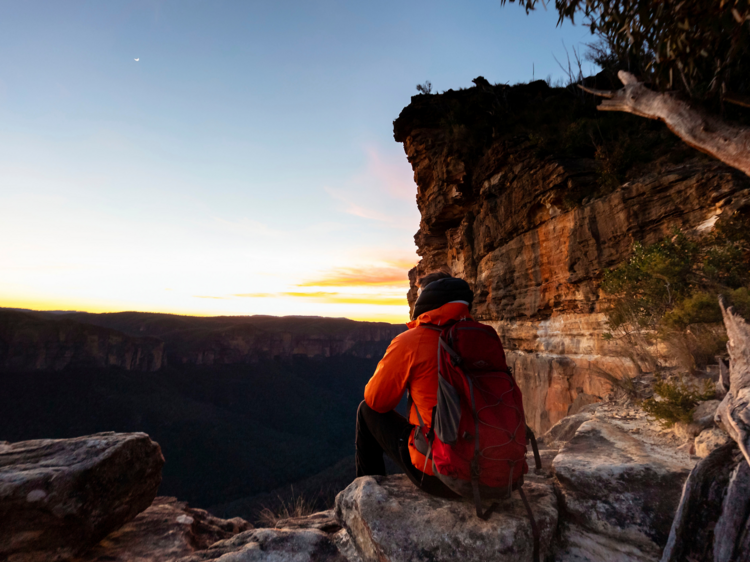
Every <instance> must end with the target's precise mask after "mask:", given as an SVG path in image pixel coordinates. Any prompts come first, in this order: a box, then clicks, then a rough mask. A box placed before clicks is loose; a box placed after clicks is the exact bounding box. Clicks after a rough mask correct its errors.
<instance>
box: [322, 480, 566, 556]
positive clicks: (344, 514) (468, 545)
mask: <svg viewBox="0 0 750 562" xmlns="http://www.w3.org/2000/svg"><path fill="white" fill-rule="evenodd" d="M524 490H525V492H526V494H527V496H528V497H529V502H530V503H531V507H532V509H533V511H534V516H535V518H536V522H537V524H538V525H539V528H540V532H541V551H542V555H544V554H545V553H547V552H549V547H550V542H551V541H552V536H553V534H554V531H555V528H556V526H557V499H556V498H555V494H554V492H553V490H552V487H551V486H549V485H545V484H541V483H527V484H526V485H524ZM336 513H337V515H338V516H339V519H340V520H341V522H342V524H343V525H344V527H345V528H346V529H347V531H348V532H349V535H350V536H351V537H352V541H353V543H354V544H355V547H356V549H357V551H358V552H359V555H360V556H361V558H362V560H364V561H365V562H407V561H417V560H430V561H431V562H443V561H445V562H448V561H456V560H461V561H462V562H474V561H476V562H480V561H482V562H484V561H487V560H493V561H494V562H503V561H512V562H524V561H526V560H529V561H530V560H532V551H533V542H532V534H531V525H530V522H529V518H528V516H527V514H526V511H525V509H524V507H523V503H522V502H521V499H520V496H519V494H518V493H514V494H513V498H512V499H511V500H508V501H505V502H503V503H502V504H501V505H500V506H499V507H498V508H497V510H496V511H495V512H494V513H493V514H492V516H491V517H490V518H489V519H488V520H487V521H482V520H481V519H479V518H478V517H477V516H476V514H475V512H474V506H473V505H472V504H470V503H468V502H464V501H450V500H443V499H440V498H436V497H433V496H429V495H427V494H425V493H424V492H422V491H421V490H419V489H418V488H416V487H415V486H414V485H413V484H412V483H411V482H410V481H409V480H408V479H407V478H406V476H404V475H397V476H390V477H385V476H364V477H362V478H357V479H356V480H355V481H354V482H353V483H352V484H351V485H349V487H348V488H346V489H345V490H344V491H343V492H341V493H340V494H339V495H338V496H337V497H336Z"/></svg>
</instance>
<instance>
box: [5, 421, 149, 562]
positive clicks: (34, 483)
mask: <svg viewBox="0 0 750 562" xmlns="http://www.w3.org/2000/svg"><path fill="white" fill-rule="evenodd" d="M163 464H164V457H163V456H162V454H161V449H160V448H159V445H158V444H156V443H154V442H153V441H151V439H149V437H148V435H146V434H145V433H98V434H95V435H89V436H86V437H78V438H75V439H41V440H36V441H22V442H19V443H12V444H11V443H5V442H3V443H0V559H2V560H9V561H11V562H36V561H39V562H54V561H58V560H65V559H68V558H70V557H72V556H74V555H76V554H80V553H82V552H83V551H85V550H86V549H88V548H90V547H91V546H92V545H94V544H96V543H97V542H99V541H100V540H101V539H102V538H104V537H105V536H106V535H107V534H109V533H110V532H112V531H113V530H115V529H118V528H119V527H121V526H122V525H123V524H125V523H127V522H128V521H130V520H132V519H133V518H134V517H135V516H136V515H137V514H138V513H140V512H141V511H143V510H144V509H146V508H147V507H148V506H149V505H150V504H151V502H152V501H153V499H154V496H156V491H157V489H158V488H159V484H160V483H161V469H162V465H163Z"/></svg>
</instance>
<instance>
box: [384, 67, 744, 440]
mask: <svg viewBox="0 0 750 562" xmlns="http://www.w3.org/2000/svg"><path fill="white" fill-rule="evenodd" d="M477 83H478V84H479V86H477V87H475V88H470V89H467V90H461V91H452V90H451V91H448V92H445V93H443V94H439V95H418V96H414V97H413V98H412V102H411V104H410V105H409V106H407V107H406V108H405V109H404V110H403V111H402V113H401V115H400V116H399V118H398V119H397V120H396V121H395V122H394V136H395V139H396V140H397V141H398V142H401V143H403V146H404V150H405V152H406V155H407V157H408V159H409V162H410V163H411V165H412V168H413V170H414V179H415V182H416V184H417V189H418V191H417V205H418V207H419V210H420V213H421V215H422V218H421V222H420V227H419V231H418V232H417V234H416V235H415V241H416V244H417V247H418V254H419V255H420V256H421V260H420V262H419V264H418V265H417V266H416V267H415V268H414V269H413V270H412V271H411V272H410V281H411V290H410V292H409V301H410V303H411V305H412V306H413V303H414V301H415V298H416V286H415V283H416V281H417V280H418V278H419V277H420V276H422V275H424V274H427V273H429V272H431V271H435V270H442V271H447V272H449V273H451V274H452V275H455V276H458V277H462V278H464V279H466V280H467V281H468V282H469V283H470V285H471V286H472V289H473V290H474V292H475V298H474V304H473V314H474V315H475V317H476V318H477V319H478V320H480V321H483V322H487V323H489V324H491V325H492V326H494V327H495V328H496V329H497V331H498V333H499V334H500V336H501V339H502V340H503V343H504V345H505V346H506V350H507V355H508V359H509V364H510V365H511V366H512V368H513V369H514V374H515V376H516V379H517V381H518V383H519V385H520V386H521V388H522V390H523V393H524V401H525V402H524V405H525V408H526V416H527V421H528V423H529V424H530V425H531V426H532V428H534V429H535V430H536V431H537V432H544V431H546V430H547V429H549V428H550V427H551V426H552V425H553V424H555V423H556V422H557V421H559V420H560V419H562V418H563V417H565V416H566V415H567V414H568V413H569V412H571V413H573V410H571V406H572V405H573V404H574V403H577V404H581V403H583V404H585V403H588V402H591V401H595V400H598V399H601V397H603V396H604V395H605V394H607V393H608V392H609V391H610V389H611V385H612V381H615V380H618V379H623V378H625V377H632V376H633V375H635V374H637V373H638V372H639V370H640V368H641V366H640V365H639V364H638V363H637V361H635V360H633V359H631V357H630V356H629V354H628V352H627V350H626V349H623V348H621V347H618V346H617V345H615V344H614V343H612V342H610V341H608V340H607V339H605V337H604V334H605V333H606V319H605V315H604V311H605V310H606V306H607V302H606V296H605V295H604V294H603V293H602V291H601V289H600V285H601V280H602V276H603V273H604V271H605V270H606V269H608V268H611V267H613V266H616V265H617V264H619V263H622V262H623V261H625V260H627V259H628V258H629V256H630V255H631V251H632V247H633V244H634V243H635V242H642V243H644V244H650V243H654V242H656V241H658V240H660V239H662V238H664V237H665V236H667V235H669V234H671V233H673V232H675V231H678V230H679V231H683V232H689V231H693V230H696V229H699V230H707V229H710V228H712V226H713V224H714V223H715V222H716V221H717V220H718V219H720V217H721V215H722V213H725V212H726V211H727V210H729V211H732V210H734V209H735V208H737V206H738V205H740V204H741V203H742V202H743V201H747V200H748V199H750V181H748V179H747V178H746V177H745V176H743V175H741V174H739V173H737V172H736V171H734V170H732V169H730V168H728V167H726V166H723V165H721V164H718V163H716V162H715V161H711V160H709V159H707V158H704V157H702V156H701V155H700V154H699V153H697V152H695V151H692V149H689V148H687V147H684V146H682V147H681V146H679V145H675V142H674V140H673V139H672V138H671V137H670V133H669V132H668V131H666V129H665V128H664V127H663V126H662V125H661V124H659V123H652V122H648V121H645V120H643V119H639V118H635V117H631V116H625V115H603V114H599V113H597V112H596V109H595V102H594V101H593V100H592V99H587V98H583V97H580V96H579V95H576V94H574V93H573V92H572V90H567V89H561V88H558V89H555V88H550V87H548V86H547V85H546V84H545V83H544V82H533V83H531V84H528V85H519V86H514V87H509V86H505V85H498V86H488V85H487V84H485V83H484V82H482V81H478V82H477Z"/></svg>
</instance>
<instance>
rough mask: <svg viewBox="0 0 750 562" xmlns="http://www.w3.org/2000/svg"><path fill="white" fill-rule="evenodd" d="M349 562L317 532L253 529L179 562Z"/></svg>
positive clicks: (326, 536) (331, 541)
mask: <svg viewBox="0 0 750 562" xmlns="http://www.w3.org/2000/svg"><path fill="white" fill-rule="evenodd" d="M203 560H217V561H219V562H349V561H348V560H347V558H346V557H345V556H344V555H343V554H342V553H341V552H340V551H339V549H338V547H337V546H336V544H335V543H334V541H333V540H331V537H330V535H328V534H326V533H324V532H323V531H319V530H317V529H254V530H252V531H245V532H244V533H240V534H239V535H236V536H234V537H232V538H231V539H226V540H223V541H219V542H217V543H215V544H213V545H211V547H210V548H208V549H206V550H201V551H198V552H196V553H194V554H192V555H190V556H187V557H184V558H180V559H179V562H201V561H203Z"/></svg>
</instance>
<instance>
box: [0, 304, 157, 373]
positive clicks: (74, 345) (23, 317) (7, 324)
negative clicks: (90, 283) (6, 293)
mask: <svg viewBox="0 0 750 562" xmlns="http://www.w3.org/2000/svg"><path fill="white" fill-rule="evenodd" d="M163 361H164V342H163V341H160V340H158V339H156V338H150V337H138V336H136V337H134V336H128V335H126V334H123V333H121V332H118V331H116V330H112V329H108V328H104V327H100V326H93V325H90V324H82V323H79V322H74V321H72V320H68V319H59V320H58V319H51V318H43V317H39V316H35V315H31V314H27V313H24V312H18V311H14V310H2V311H0V371H36V370H41V371H45V370H50V371H61V370H63V369H65V368H67V367H77V366H93V367H118V368H120V369H124V370H126V371H157V370H159V369H160V368H161V367H162V365H163Z"/></svg>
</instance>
